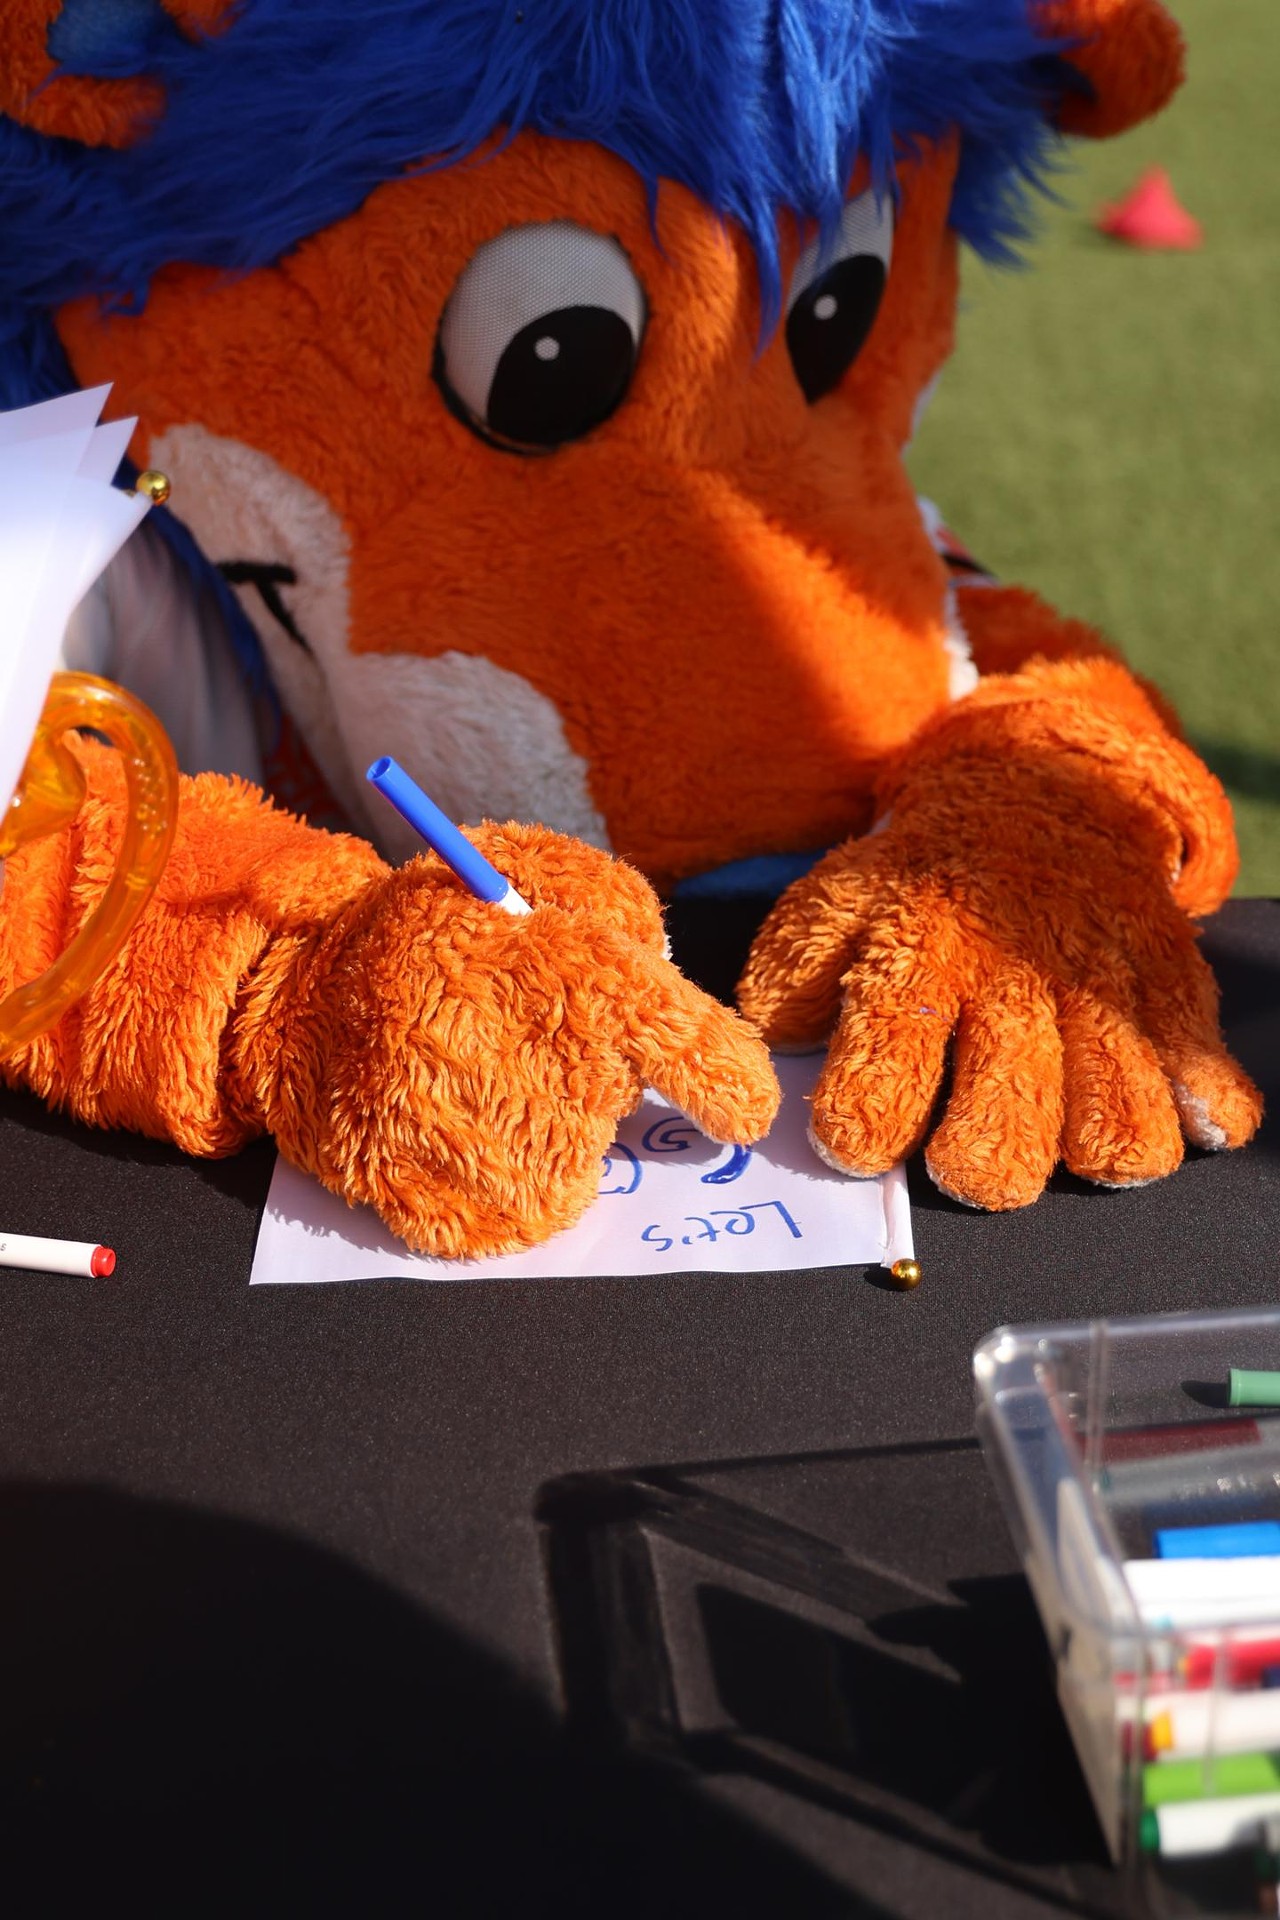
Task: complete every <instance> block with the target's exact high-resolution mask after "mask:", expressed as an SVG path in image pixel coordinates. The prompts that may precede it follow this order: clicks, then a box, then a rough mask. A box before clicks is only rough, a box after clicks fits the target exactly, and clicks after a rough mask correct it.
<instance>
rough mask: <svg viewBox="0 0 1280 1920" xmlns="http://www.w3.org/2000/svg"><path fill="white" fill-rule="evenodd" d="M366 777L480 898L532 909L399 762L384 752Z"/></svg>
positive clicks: (510, 908) (509, 908)
mask: <svg viewBox="0 0 1280 1920" xmlns="http://www.w3.org/2000/svg"><path fill="white" fill-rule="evenodd" d="M365 778H366V779H367V780H368V781H369V782H370V784H371V785H372V786H375V787H376V788H377V789H378V792H379V793H380V794H381V795H382V797H383V799H384V800H389V801H390V802H391V804H392V806H393V807H394V808H395V810H396V812H397V813H398V814H399V815H400V816H401V818H402V819H405V820H407V821H408V822H409V825H410V826H411V827H412V828H413V830H414V832H415V833H419V834H421V835H422V838H423V839H424V840H425V841H426V843H427V845H428V846H429V847H431V848H433V849H434V851H435V852H436V853H438V854H439V855H440V858H441V859H442V860H443V861H444V862H445V864H446V865H447V866H450V867H452V868H453V870H454V872H455V873H456V874H457V876H458V878H459V880H461V881H462V883H463V885H464V886H466V887H469V888H470V889H471V891H472V893H474V894H475V896H476V898H477V899H478V900H487V901H488V902H489V903H490V905H491V906H495V907H501V908H502V910H503V912H504V913H529V912H531V911H532V909H531V908H530V906H529V902H528V901H527V900H525V899H523V898H522V897H521V895H520V894H518V893H517V892H516V890H515V888H514V887H513V886H512V884H511V882H510V881H509V880H508V879H507V877H506V875H505V874H501V873H499V872H498V869H497V868H496V867H495V866H491V865H490V863H489V862H488V861H487V860H486V859H485V857H484V855H483V854H482V853H481V852H480V851H479V849H478V848H476V847H473V846H472V844H471V842H470V841H469V840H468V839H467V836H466V835H465V833H461V832H460V831H459V830H458V828H457V827H455V826H454V824H453V822H452V820H451V819H450V818H449V816H448V814H447V813H441V811H440V809H439V807H438V806H437V805H436V803H435V801H434V800H430V799H428V798H427V795H426V794H425V793H424V792H423V791H422V788H421V787H420V786H419V785H418V784H417V782H416V781H415V780H411V779H410V778H409V776H408V774H407V773H406V772H405V770H404V768H403V767H402V766H400V765H399V764H398V762H396V761H395V760H392V759H390V758H389V757H388V756H387V755H385V754H384V756H383V757H382V759H381V760H375V761H374V763H373V765H372V766H371V767H370V769H369V771H368V773H367V774H366V776H365Z"/></svg>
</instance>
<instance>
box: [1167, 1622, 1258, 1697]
mask: <svg viewBox="0 0 1280 1920" xmlns="http://www.w3.org/2000/svg"><path fill="white" fill-rule="evenodd" d="M1179 1664H1180V1666H1181V1676H1180V1677H1181V1680H1182V1684H1183V1685H1184V1686H1186V1687H1209V1686H1212V1685H1213V1683H1214V1681H1215V1680H1216V1679H1217V1677H1218V1674H1219V1672H1221V1675H1222V1679H1223V1682H1224V1684H1225V1685H1227V1686H1229V1687H1259V1686H1262V1685H1263V1684H1264V1683H1265V1682H1266V1677H1267V1675H1268V1674H1270V1673H1273V1672H1275V1671H1276V1670H1277V1669H1280V1639H1277V1637H1276V1635H1275V1634H1274V1633H1271V1634H1267V1635H1266V1636H1265V1637H1264V1636H1262V1635H1259V1637H1258V1638H1257V1639H1256V1640H1253V1639H1246V1638H1243V1637H1242V1638H1240V1639H1233V1640H1229V1641H1228V1642H1227V1643H1226V1645H1225V1646H1220V1647H1219V1646H1192V1647H1188V1648H1187V1650H1186V1652H1185V1654H1184V1655H1183V1656H1182V1660H1181V1662H1180V1663H1179Z"/></svg>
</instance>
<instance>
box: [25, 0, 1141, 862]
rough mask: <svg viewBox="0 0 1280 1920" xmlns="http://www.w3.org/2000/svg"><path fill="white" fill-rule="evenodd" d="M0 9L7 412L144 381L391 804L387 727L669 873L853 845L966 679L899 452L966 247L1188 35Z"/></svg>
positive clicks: (926, 10)
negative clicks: (2, 12) (52, 397)
mask: <svg viewBox="0 0 1280 1920" xmlns="http://www.w3.org/2000/svg"><path fill="white" fill-rule="evenodd" d="M6 14H7V16H10V17H11V18H12V20H13V24H12V25H9V26H7V27H2V28H0V46H3V42H4V40H5V38H7V39H8V41H9V47H8V49H7V51H8V55H9V58H8V63H7V69H6V70H7V71H8V73H9V74H10V76H11V78H10V84H9V97H8V100H7V102H4V103H3V104H6V105H7V106H8V109H9V112H10V114H11V115H14V114H16V115H17V116H18V117H19V118H21V119H23V120H25V121H26V122H27V125H26V126H23V127H20V126H18V125H16V124H14V122H13V121H12V120H11V121H10V122H8V123H7V124H5V125H4V127H3V134H4V139H5V141H6V143H7V147H6V151H7V156H8V166H7V168H6V170H5V173H4V175H3V178H4V181H5V183H6V186H7V192H6V193H5V204H4V206H3V209H2V211H0V225H2V226H3V228H4V230H5V233H6V247H5V261H6V264H5V266H4V268H3V269H0V312H7V317H8V329H9V331H8V339H7V342H5V343H4V345H3V348H2V349H0V353H2V360H0V364H3V366H4V371H5V374H6V375H7V378H6V383H5V384H6V386H7V398H8V400H9V402H10V404H12V403H13V402H14V401H16V400H17V399H19V398H27V397H35V395H36V393H37V392H39V393H40V394H41V395H42V394H43V393H45V392H47V391H49V390H51V388H53V387H55V386H57V385H60V384H64V383H67V382H68V381H70V380H71V379H72V378H74V379H75V380H76V381H77V382H79V383H81V384H91V383H94V382H97V381H98V380H100V379H103V378H110V379H111V380H113V381H114V383H115V393H116V399H117V401H118V403H119V404H120V405H122V406H123V407H124V408H125V409H127V410H128V411H130V412H137V413H138V414H139V416H140V421H141V424H140V427H139V433H138V438H137V442H136V453H137V456H138V459H139V460H140V461H141V462H143V463H146V464H154V465H159V466H163V467H164V468H165V470H166V471H167V472H169V473H171V475H172V477H173V479H174V483H175V505H176V506H177V505H179V504H180V511H181V513H182V515H183V516H184V518H185V520H186V522H187V525H188V527H189V528H190V530H191V532H192V533H193V534H194V535H195V539H196V541H197V543H198V545H199V548H200V549H201V550H202V553H203V555H204V557H205V558H206V559H207V560H208V561H210V562H212V563H214V564H215V565H216V566H220V567H222V568H223V569H224V571H225V573H226V574H227V575H228V576H229V577H230V578H231V579H232V580H233V581H234V582H235V583H236V586H237V591H238V593H239V596H240V600H241V603H242V608H243V612H242V613H240V615H239V617H238V618H236V619H235V620H234V626H235V630H236V632H237V634H238V636H239V639H240V643H241V646H242V649H243V652H244V654H245V656H246V658H250V657H251V656H252V655H253V654H255V653H256V652H257V650H258V648H259V647H260V648H261V649H262V651H263V652H264V653H265V657H266V662H267V666H268V670H269V673H270V677H271V679H272V680H273V682H274V685H275V688H276V691H277V692H278V694H279V695H280V697H281V699H282V700H283V702H284V705H285V707H286V708H287V709H288V710H289V712H290V714H291V715H292V717H293V719H294V720H295V721H296V722H297V724H298V725H299V727H300V728H301V730H302V733H303V735H304V736H305V739H306V741H307V743H308V746H309V748H310V750H311V753H312V754H313V756H314V758H315V759H316V760H317V761H318V762H319V765H320V767H321V769H322V770H323V773H324V775H325V777H326V779H327V781H328V783H329V785H330V787H331V788H332V790H333V791H334V793H335V794H336V796H337V798H338V799H339V800H340V802H341V803H342V805H343V807H344V808H345V811H346V813H347V815H348V816H349V817H350V818H351V819H352V820H353V821H354V822H355V823H357V824H358V825H360V826H361V827H362V828H363V829H364V830H365V831H368V832H370V833H372V834H374V835H375V836H377V835H378V834H384V833H389V834H390V835H391V837H392V846H393V849H394V850H395V851H397V852H403V851H407V850H408V842H407V841H406V842H404V843H403V844H399V843H397V842H396V841H395V840H394V832H395V829H394V827H392V828H390V829H389V828H388V825H387V822H386V820H385V819H384V818H383V817H382V813H381V810H380V809H379V808H378V807H377V804H376V802H374V803H372V804H370V801H369V799H368V797H367V795H366V793H365V791H364V789H363V782H362V779H361V777H360V776H361V775H362V773H363V769H364V768H365V767H366V766H367V765H368V763H369V761H370V760H371V759H373V758H374V757H375V756H376V755H377V754H380V753H384V752H389V753H393V754H395V755H396V756H397V757H398V758H399V759H400V760H402V762H404V763H405V764H406V765H408V766H409V767H410V768H411V769H412V770H413V771H414V772H415V773H416V774H417V775H418V776H419V777H420V778H421V779H422V780H423V782H424V784H425V785H427V786H428V787H429V788H430V790H431V791H432V792H433V793H434V794H435V795H436V796H437V797H438V799H439V801H440V803H441V804H442V805H444V806H445V807H446V808H447V809H448V810H450V811H452V812H453V813H454V814H456V815H458V816H460V817H462V818H475V817H478V816H479V815H481V814H486V813H487V814H493V815H497V816H502V815H505V814H511V813H514V814H516V815H517V816H521V817H527V818H537V819H540V820H543V821H545V822H547V823H549V824H551V825H553V826H556V827H558V828H561V829H564V830H566V831H571V832H574V833H576V834H579V835H581V836H582V837H584V838H585V839H587V840H589V841H592V842H594V843H595V844H597V845H605V846H610V847H613V848H614V849H616V850H617V851H619V852H622V853H624V854H625V855H627V856H628V857H629V858H632V859H634V860H635V861H637V862H638V863H639V864H640V865H641V866H642V867H643V868H645V870H646V871H648V872H650V873H651V874H653V875H654V876H656V877H657V878H658V879H659V880H661V881H665V882H669V881H672V880H675V879H677V878H679V877H681V876H684V875H688V874H691V873H697V872H701V871H704V870H706V869H709V868H715V867H718V866H720V865H722V864H723V863H725V862H728V861H732V860H736V859H739V858H742V857H744V856H747V855H758V854H763V853H778V852H783V851H786V852H803V851H805V850H817V849H820V848H822V847H824V846H826V845H829V844H830V843H831V842H832V841H833V840H835V839H837V838H839V837H840V835H841V834H842V833H843V832H845V831H847V829H848V827H849V826H850V824H851V823H852V822H853V821H854V820H855V819H856V817H857V814H858V812H859V810H860V808H861V807H863V806H865V798H862V799H860V798H859V796H865V795H866V794H867V792H868V789H869V782H870V779H871V776H872V774H873V772H874V769H875V768H876V767H877V766H878V765H880V764H881V763H882V762H883V759H884V757H885V755H886V754H887V753H889V752H892V751H893V750H894V749H895V748H897V747H898V746H900V745H901V744H902V743H903V742H904V741H906V740H908V739H909V738H910V737H911V736H912V735H913V734H914V732H915V731H916V729H917V728H918V727H919V726H920V724H921V723H922V721H923V720H924V719H926V718H927V717H928V715H929V714H930V713H932V712H933V711H935V710H936V708H937V707H938V706H939V704H941V703H943V702H945V700H946V699H947V697H948V692H949V690H952V691H954V690H955V688H956V686H957V685H963V684H964V683H965V679H966V675H965V673H964V670H963V667H961V668H960V669H959V679H957V668H956V664H955V661H954V653H955V646H954V644H953V643H954V634H953V633H952V632H950V631H949V628H948V622H947V608H946V596H945V579H944V570H943V567H942V565H941V563H940V562H939V560H938V559H937V558H936V556H935V554H934V552H933V551H932V548H931V545H930V542H929V540H928V538H927V537H926V536H925V533H924V531H923V529H922V528H921V526H920V522H919V517H918V514H917V512H916V509H915V505H914V501H913V498H912V495H911V491H910V488H909V486H908V484H907V481H906V478H905V475H904V472H903V468H902V463H901V450H902V447H903V444H904V442H905V440H906V439H907V437H908V434H909V431H910V425H911V419H912V414H913V410H914V408H915V406H916V403H917V400H918V397H919V395H920V394H921V392H922V391H923V390H924V389H925V387H926V386H927V384H928V383H929V381H930V380H931V379H932V377H933V376H934V375H935V373H936V372H937V371H938V368H939V366H940V364H941V362H942V360H943V359H944V357H945V355H946V354H947V352H948V350H949V346H950V339H951V324H952V315H953V312H954V305H955V255H956V244H957V240H958V239H961V238H963V239H967V240H969V241H971V242H972V243H973V244H975V245H976V246H978V247H979V248H981V249H983V250H984V251H986V252H988V253H994V254H999V253H1000V252H1002V251H1003V250H1004V249H1006V248H1007V246H1008V245H1009V243H1010V241H1011V240H1013V239H1015V238H1016V237H1017V235H1018V233H1019V232H1020V230H1021V222H1022V218H1023V207H1022V200H1023V190H1024V189H1025V187H1026V185H1027V183H1028V182H1029V181H1032V180H1034V178H1035V175H1036V172H1037V169H1038V168H1039V167H1040V165H1041V163H1042V161H1043V159H1044V157H1045V154H1046V149H1047V146H1048V143H1049V141H1050V139H1051V138H1052V122H1053V121H1054V120H1055V119H1056V118H1062V117H1066V118H1067V119H1071V120H1074V121H1076V122H1083V121H1085V120H1088V119H1089V118H1090V117H1093V118H1095V119H1097V118H1100V119H1101V121H1102V123H1103V124H1104V125H1105V126H1106V128H1107V129H1108V130H1110V129H1111V128H1113V127H1114V126H1115V125H1117V124H1120V123H1122V122H1123V121H1124V120H1125V119H1126V118H1127V117H1136V116H1137V115H1140V114H1142V113H1144V112H1146V111H1149V110H1150V109H1151V108H1152V107H1153V106H1155V105H1158V104H1159V103H1160V100H1161V98H1162V97H1163V95H1164V94H1165V93H1166V92H1168V91H1169V90H1170V89H1171V87H1172V86H1173V85H1174V84H1175V82H1176V78H1177V60H1178V46H1177V40H1176V35H1175V34H1174V33H1173V32H1172V31H1171V29H1170V27H1169V23H1168V20H1167V16H1164V15H1163V14H1162V13H1161V11H1160V10H1159V9H1158V8H1157V7H1155V6H1154V5H1151V4H1143V5H1135V4H1134V3H1133V0H1126V4H1124V5H1123V6H1122V5H1118V4H1115V0H1088V4H1083V3H1082V0H1073V4H1071V5H1064V4H1059V5H1056V6H1054V7H1051V8H1047V9H1042V10H1041V11H1040V13H1039V14H1037V13H1036V12H1035V11H1034V10H1032V11H1029V10H1028V7H1027V4H1026V0H782V3H781V4H777V3H775V0H767V3H766V0H626V3H625V4H612V3H611V4H607V5H603V6H602V5H598V4H595V0H590V3H588V0H554V4H551V5H547V4H538V5H536V6H520V5H517V4H514V0H391V3H390V4H388V0H382V3H381V4H379V5H378V6H377V7H375V8H372V9H370V8H366V7H361V8H358V9H353V8H350V7H346V6H342V5H340V4H336V0H240V4H237V5H231V6H225V7H221V8H220V7H217V6H214V5H210V4H208V3H207V0H206V4H205V5H203V6H200V5H196V4H190V3H187V4H180V3H179V0H172V3H171V4H169V5H168V6H167V8H162V7H161V6H160V5H159V4H158V0H152V4H146V0H92V4H87V3H86V0H63V3H62V4H61V5H58V4H56V3H55V0H40V3H39V4H35V5H30V6H20V7H18V8H16V9H6ZM23 22H25V24H22V23H23ZM24 61H25V66H24ZM19 196H22V199H23V205H22V206H21V207H19V206H18V205H17V204H16V203H17V201H18V199H19ZM55 333H56V339H55V338H54V337H53V336H54V334H55ZM64 356H65V357H64ZM264 588H265V589H266V591H265V592H264ZM244 614H247V615H248V621H249V622H251V623H252V629H253V631H250V629H249V627H248V625H247V624H246V622H245V620H244Z"/></svg>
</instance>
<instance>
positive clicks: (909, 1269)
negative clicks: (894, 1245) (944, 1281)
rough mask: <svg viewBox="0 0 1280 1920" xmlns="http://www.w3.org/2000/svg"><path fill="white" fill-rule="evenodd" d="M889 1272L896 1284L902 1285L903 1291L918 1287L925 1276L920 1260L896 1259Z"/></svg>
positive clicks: (907, 1291) (908, 1291)
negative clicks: (921, 1269)
mask: <svg viewBox="0 0 1280 1920" xmlns="http://www.w3.org/2000/svg"><path fill="white" fill-rule="evenodd" d="M889 1272H890V1274H891V1275H892V1277H893V1284H894V1286H895V1287H900V1288H901V1290H902V1292H903V1293H910V1291H911V1289H912V1287H918V1286H919V1285H920V1282H921V1280H922V1279H923V1278H924V1275H923V1274H922V1273H921V1271H920V1262H919V1261H918V1260H895V1261H894V1263H893V1265H892V1266H891V1267H890V1269H889Z"/></svg>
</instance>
